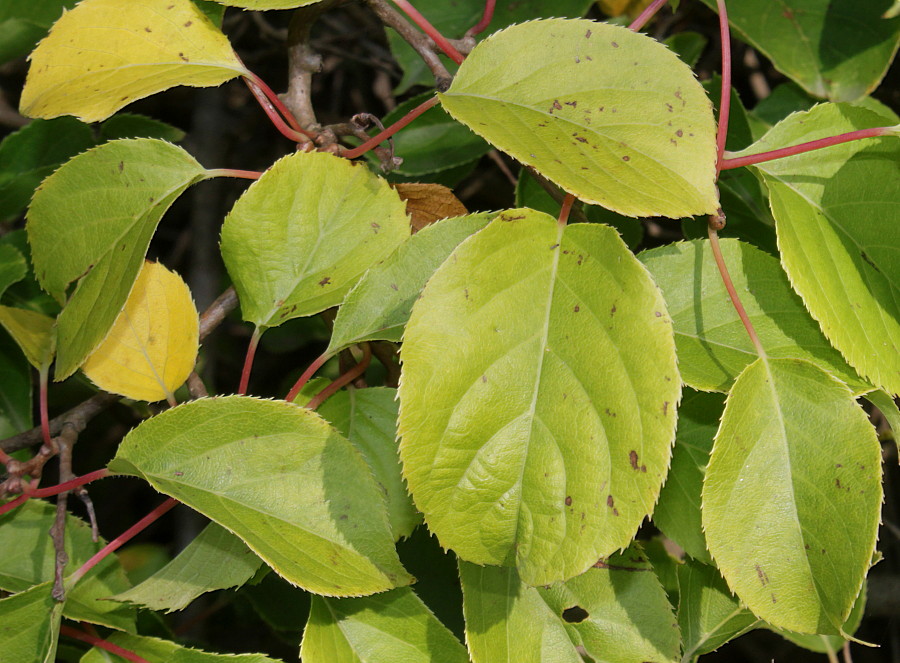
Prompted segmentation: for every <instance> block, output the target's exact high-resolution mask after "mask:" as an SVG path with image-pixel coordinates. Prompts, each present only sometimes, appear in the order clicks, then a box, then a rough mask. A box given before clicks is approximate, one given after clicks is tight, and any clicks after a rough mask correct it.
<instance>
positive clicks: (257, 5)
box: [216, 0, 322, 10]
mask: <svg viewBox="0 0 900 663" xmlns="http://www.w3.org/2000/svg"><path fill="white" fill-rule="evenodd" d="M216 2H219V3H221V4H223V5H228V6H229V7H243V8H244V9H256V10H265V9H293V8H295V7H306V6H307V5H314V4H316V3H317V2H322V0H216Z"/></svg>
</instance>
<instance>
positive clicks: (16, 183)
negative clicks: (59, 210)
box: [0, 117, 94, 221]
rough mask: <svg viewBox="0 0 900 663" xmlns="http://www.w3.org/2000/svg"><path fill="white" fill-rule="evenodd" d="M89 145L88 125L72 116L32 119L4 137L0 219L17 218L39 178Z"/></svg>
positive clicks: (91, 140)
mask: <svg viewBox="0 0 900 663" xmlns="http://www.w3.org/2000/svg"><path fill="white" fill-rule="evenodd" d="M93 146H94V137H93V135H92V134H91V128H90V127H89V126H88V125H86V124H84V123H83V122H79V121H78V120H76V119H75V118H74V117H60V118H57V119H55V120H35V121H34V122H31V123H30V124H28V125H27V126H25V127H23V128H22V129H19V130H18V131H16V132H15V133H11V134H10V135H8V136H7V137H6V138H4V139H3V142H2V143H0V220H6V221H9V220H13V219H16V218H18V216H19V215H20V214H21V213H22V211H23V210H24V209H25V208H26V207H27V206H28V203H29V201H30V200H31V197H32V195H34V190H35V189H36V188H37V186H38V185H39V184H40V183H41V180H43V179H44V178H45V177H47V176H48V175H49V174H50V173H52V172H53V171H54V170H56V169H57V168H58V167H59V165H60V164H61V163H63V162H64V161H66V160H68V159H70V158H71V157H73V156H75V155H76V154H78V153H79V152H83V151H84V150H86V149H88V148H90V147H93Z"/></svg>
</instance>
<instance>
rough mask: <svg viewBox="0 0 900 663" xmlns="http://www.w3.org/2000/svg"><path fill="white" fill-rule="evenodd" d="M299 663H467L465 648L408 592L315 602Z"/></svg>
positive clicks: (321, 598)
mask: <svg viewBox="0 0 900 663" xmlns="http://www.w3.org/2000/svg"><path fill="white" fill-rule="evenodd" d="M300 657H301V658H302V659H303V661H304V663H377V662H379V661H390V662H391V663H468V661H469V657H468V656H467V655H466V650H465V648H464V647H463V646H462V645H461V644H460V643H459V641H458V640H457V639H456V638H455V637H454V636H453V634H452V633H450V631H449V630H447V627H446V626H444V625H443V624H441V623H440V622H439V621H438V620H437V618H435V616H434V614H432V612H431V610H429V609H428V608H427V607H426V606H425V604H424V603H422V600H421V599H420V598H419V597H418V596H416V595H415V593H414V592H413V591H412V590H411V589H409V588H408V587H403V588H401V589H395V590H392V591H390V592H384V593H382V594H376V595H375V596H367V597H364V598H357V599H332V598H326V597H319V596H314V597H313V599H312V604H311V606H310V610H309V622H308V623H307V625H306V630H305V631H304V632H303V643H302V645H301V647H300Z"/></svg>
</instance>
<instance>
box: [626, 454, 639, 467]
mask: <svg viewBox="0 0 900 663" xmlns="http://www.w3.org/2000/svg"><path fill="white" fill-rule="evenodd" d="M628 462H629V463H631V469H633V470H636V469H638V455H637V451H635V450H634V449H632V450H631V451H629V452H628Z"/></svg>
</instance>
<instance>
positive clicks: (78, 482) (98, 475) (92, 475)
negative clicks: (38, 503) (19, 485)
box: [28, 467, 110, 497]
mask: <svg viewBox="0 0 900 663" xmlns="http://www.w3.org/2000/svg"><path fill="white" fill-rule="evenodd" d="M108 476H110V471H109V470H108V469H106V468H105V467H102V468H100V469H99V470H94V471H93V472H88V473H87V474H82V475H81V476H80V477H75V478H74V479H69V480H68V481H63V482H62V483H58V484H56V485H55V486H47V487H46V488H39V489H38V490H33V491H31V492H30V493H28V497H50V496H52V495H59V494H60V493H64V492H66V491H69V490H72V489H73V488H78V487H79V486H83V485H85V484H88V483H92V482H94V481H97V480H98V479H105V478H106V477H108Z"/></svg>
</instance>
